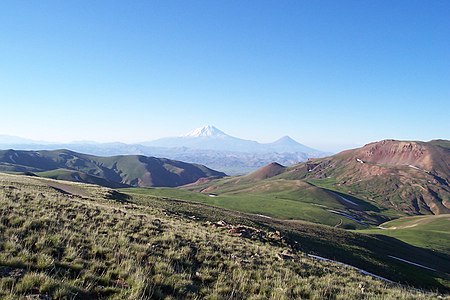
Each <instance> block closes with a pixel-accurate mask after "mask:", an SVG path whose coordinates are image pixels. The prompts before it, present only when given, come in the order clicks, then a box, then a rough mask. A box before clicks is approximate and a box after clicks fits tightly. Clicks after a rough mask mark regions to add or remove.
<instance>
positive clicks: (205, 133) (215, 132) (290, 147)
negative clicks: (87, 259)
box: [141, 125, 323, 157]
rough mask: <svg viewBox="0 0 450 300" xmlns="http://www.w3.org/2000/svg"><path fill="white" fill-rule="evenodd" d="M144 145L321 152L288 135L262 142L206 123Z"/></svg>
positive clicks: (237, 150)
mask: <svg viewBox="0 0 450 300" xmlns="http://www.w3.org/2000/svg"><path fill="white" fill-rule="evenodd" d="M141 144H142V145H144V146H150V147H164V148H179V147H186V148H190V149H198V150H216V151H233V152H248V153H254V152H256V153H274V152H276V153H298V152H300V153H304V154H306V156H312V157H316V156H318V155H322V154H323V152H321V151H319V150H316V149H312V148H310V147H307V146H305V145H302V144H300V143H298V142H296V141H294V140H293V139H292V138H290V137H288V136H284V137H282V138H280V139H279V140H277V141H275V142H273V143H267V144H262V143H258V142H256V141H250V140H244V139H240V138H236V137H233V136H230V135H228V134H226V133H224V132H223V131H221V130H219V129H217V128H216V127H214V126H211V125H207V126H204V127H200V128H197V129H195V130H193V131H191V132H189V133H187V134H186V135H184V136H181V137H169V138H162V139H158V140H155V141H151V142H144V143H141Z"/></svg>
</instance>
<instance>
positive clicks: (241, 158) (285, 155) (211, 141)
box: [0, 125, 330, 175]
mask: <svg viewBox="0 0 450 300" xmlns="http://www.w3.org/2000/svg"><path fill="white" fill-rule="evenodd" d="M0 148H3V149H20V150H57V149H69V150H72V151H76V152H81V153H87V154H92V155H100V156H115V155H144V156H156V157H166V158H169V159H174V160H181V161H186V162H190V163H197V164H202V165H206V166H208V167H210V168H213V169H216V170H220V171H222V172H225V173H227V174H229V175H236V174H244V173H248V172H252V171H254V170H256V169H258V168H260V167H262V166H264V165H266V164H268V163H271V162H278V163H280V164H283V165H286V166H290V165H293V164H296V163H298V162H302V161H305V160H307V159H308V158H317V157H323V156H326V155H328V154H330V153H325V152H322V151H320V150H316V149H313V148H310V147H307V146H305V145H302V144H300V143H298V142H296V141H295V140H293V139H292V138H290V137H288V136H285V137H282V138H280V139H279V140H277V141H275V142H273V143H266V144H264V143H258V142H256V141H250V140H245V139H240V138H236V137H232V136H230V135H228V134H226V133H224V132H223V131H221V130H219V129H217V128H216V127H214V126H210V125H208V126H204V127H201V128H197V129H195V130H193V131H191V132H189V133H187V134H186V135H184V136H181V137H169V138H162V139H158V140H155V141H148V142H142V143H138V144H125V143H96V142H84V141H81V142H72V143H66V144H56V143H47V142H42V141H32V140H28V139H23V138H18V137H12V136H1V135H0Z"/></svg>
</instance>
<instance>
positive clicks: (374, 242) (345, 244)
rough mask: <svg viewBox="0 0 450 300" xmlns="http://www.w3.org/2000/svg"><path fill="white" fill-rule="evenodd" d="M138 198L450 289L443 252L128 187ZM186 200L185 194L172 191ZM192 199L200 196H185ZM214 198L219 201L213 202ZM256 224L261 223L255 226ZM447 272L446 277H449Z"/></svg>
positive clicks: (393, 275)
mask: <svg viewBox="0 0 450 300" xmlns="http://www.w3.org/2000/svg"><path fill="white" fill-rule="evenodd" d="M122 191H124V192H125V191H126V192H127V193H129V194H130V195H133V197H134V198H135V201H139V202H140V203H141V204H143V205H147V204H149V203H151V204H152V205H154V204H155V203H159V205H163V206H164V207H167V208H170V209H171V210H173V209H177V210H179V211H180V212H181V213H183V214H184V215H186V216H189V217H192V216H196V217H200V219H207V220H211V221H219V220H226V221H227V222H231V221H232V222H239V223H244V224H247V223H245V222H249V223H250V224H251V225H252V226H262V227H264V228H270V230H278V231H280V232H282V233H283V234H285V236H286V237H287V238H288V239H289V241H290V242H289V243H290V245H291V246H292V247H293V249H297V250H301V251H304V252H307V253H312V254H315V255H319V256H323V257H327V258H330V259H334V260H337V261H340V262H344V263H347V264H350V265H353V266H357V267H360V268H362V269H365V270H368V271H370V272H373V273H375V274H378V275H381V276H384V277H387V278H389V279H391V280H395V281H398V282H408V283H409V284H414V285H416V286H422V287H425V286H429V287H430V286H434V287H435V288H437V287H439V286H440V287H441V288H443V286H447V287H446V288H444V289H448V287H450V281H449V278H448V273H450V257H449V256H448V255H446V254H444V253H437V252H432V251H430V250H425V249H421V248H417V247H414V246H411V245H409V244H406V243H403V242H401V241H399V240H396V239H393V238H390V237H385V236H381V235H362V234H355V233H353V232H349V231H345V230H342V229H337V228H332V227H329V226H323V225H317V224H312V223H308V222H303V221H291V220H279V219H271V218H267V217H263V216H257V215H248V214H242V213H239V212H235V211H229V210H224V209H217V208H214V207H210V206H205V205H203V204H200V203H198V204H196V203H194V202H191V201H192V200H187V201H183V200H180V201H173V200H172V199H174V198H175V197H172V198H171V197H168V196H169V193H170V192H171V190H167V189H163V190H161V189H150V190H144V189H126V190H122ZM155 191H157V192H162V194H163V195H164V196H159V197H157V196H152V195H151V193H152V192H155ZM172 192H173V193H175V194H176V195H177V196H178V197H177V198H178V199H182V198H183V193H185V191H179V190H172ZM184 195H186V196H189V197H194V198H195V197H197V195H195V194H192V193H185V194H184ZM213 199H215V198H213ZM255 224H256V225H255ZM389 255H393V256H396V257H400V258H409V259H410V260H412V261H416V262H426V264H427V265H428V266H429V267H431V268H435V269H436V270H439V272H430V271H426V270H422V269H417V267H412V266H411V265H408V264H405V263H401V262H400V263H399V262H398V261H395V260H394V259H392V258H390V257H389ZM446 273H447V275H446Z"/></svg>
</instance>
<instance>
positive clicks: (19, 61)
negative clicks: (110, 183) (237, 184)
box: [0, 0, 450, 150]
mask: <svg viewBox="0 0 450 300" xmlns="http://www.w3.org/2000/svg"><path fill="white" fill-rule="evenodd" d="M0 28H1V29H0V103H1V112H2V114H1V118H0V128H1V129H0V134H9V135H17V136H22V137H27V138H32V139H40V140H50V141H71V140H96V141H124V142H135V141H144V140H152V139H155V138H159V137H163V136H173V135H180V134H183V133H185V132H188V131H190V130H191V129H193V128H196V127H199V126H202V125H205V124H212V125H215V126H216V127H218V128H219V129H221V130H223V131H225V132H227V133H228V134H231V135H234V136H238V137H242V138H247V139H253V140H258V141H262V142H266V141H271V140H275V139H277V138H279V137H281V136H283V135H290V136H291V137H293V138H295V139H296V140H298V141H299V142H302V143H304V144H307V145H310V146H314V147H317V148H322V149H324V150H336V149H339V148H342V147H346V146H347V145H357V144H362V143H366V142H369V141H374V140H380V139H384V138H397V139H414V140H430V139H433V138H447V139H448V138H450V134H449V133H450V1H447V0H443V1H429V0H424V1H411V0H407V1H390V0H389V1H387V0H386V1H360V0H355V1H334V0H333V1H306V0H305V1H300V0H296V1H275V0H274V1H260V0H258V1H229V0H226V1H209V0H205V1H167V0H164V1H163V0H161V1H149V0H148V1H147V0H146V1H79V0H76V1H75V0H67V1H41V0H40V1H20V0H15V1H1V3H0Z"/></svg>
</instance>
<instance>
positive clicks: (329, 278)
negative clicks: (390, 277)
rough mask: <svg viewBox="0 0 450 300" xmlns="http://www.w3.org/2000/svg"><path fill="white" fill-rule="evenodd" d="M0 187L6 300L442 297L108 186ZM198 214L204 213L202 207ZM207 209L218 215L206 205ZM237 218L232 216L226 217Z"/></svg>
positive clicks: (2, 180)
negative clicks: (36, 298)
mask: <svg viewBox="0 0 450 300" xmlns="http://www.w3.org/2000/svg"><path fill="white" fill-rule="evenodd" d="M0 186H1V189H0V249H1V252H0V298H3V299H19V298H22V297H24V296H26V295H32V294H34V295H40V296H41V297H44V295H46V296H49V297H52V298H54V299H65V298H75V299H97V298H110V299H185V298H189V299H198V298H206V299H244V298H247V299H267V298H270V299H300V298H310V299H324V298H334V299H364V298H366V299H384V298H397V299H409V298H415V299H427V298H433V297H436V296H437V295H436V294H432V293H425V292H419V291H416V290H413V289H408V288H405V287H400V286H397V285H391V284H387V283H385V282H383V281H380V280H376V279H373V278H372V277H370V276H364V275H362V274H360V273H359V272H357V271H355V270H354V269H351V268H348V267H344V266H341V265H336V264H334V263H327V262H321V261H317V260H313V259H311V258H309V257H307V256H305V254H304V253H303V252H297V251H293V250H292V248H290V247H289V245H288V244H287V243H286V241H285V240H284V239H281V240H279V239H271V238H265V239H258V238H256V239H252V238H243V237H239V236H235V235H233V234H231V233H229V232H228V229H227V228H223V227H217V226H212V225H210V224H211V223H208V222H207V221H205V220H204V219H203V220H202V219H200V220H199V219H198V217H197V218H190V217H188V215H190V214H191V212H190V211H188V208H186V207H185V206H183V205H184V204H183V203H182V204H180V203H177V202H173V203H174V205H175V206H174V207H171V205H172V202H170V201H166V200H163V201H161V200H159V201H156V200H155V201H154V204H152V203H153V202H151V201H148V199H147V198H142V199H140V198H137V199H128V200H129V201H133V202H135V203H130V202H126V201H127V200H126V197H124V196H123V195H120V194H117V193H112V192H111V191H110V190H107V189H105V188H100V187H97V186H88V185H81V184H69V183H64V182H63V183H61V182H54V181H51V180H42V179H36V178H31V177H24V176H13V175H0ZM144 204H145V205H144ZM189 207H191V206H189ZM192 209H193V210H194V211H195V210H197V211H198V212H199V213H198V214H197V215H201V209H200V210H199V207H198V206H194V207H192ZM205 213H206V214H208V215H212V213H211V212H210V211H208V208H205ZM186 214H187V215H186ZM224 214H225V215H223V214H222V212H220V211H217V215H216V216H219V217H222V216H226V214H227V213H226V212H224ZM237 219H239V216H236V215H231V214H230V220H227V221H228V222H234V221H235V220H237ZM242 220H243V222H244V223H248V222H250V221H249V220H245V219H242ZM258 230H262V229H258ZM267 230H269V229H267ZM269 231H270V230H269ZM269 231H267V232H265V233H264V234H263V233H261V234H262V236H264V237H268V236H270V234H271V232H269ZM272 233H273V232H272ZM280 253H287V258H286V257H284V258H283V256H282V255H281V256H280Z"/></svg>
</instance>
